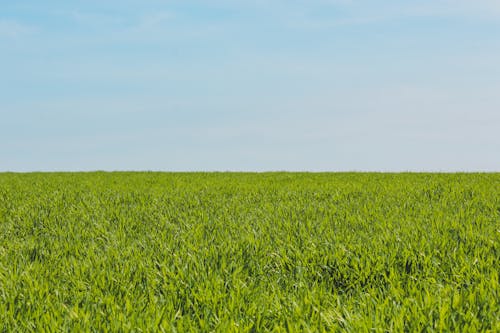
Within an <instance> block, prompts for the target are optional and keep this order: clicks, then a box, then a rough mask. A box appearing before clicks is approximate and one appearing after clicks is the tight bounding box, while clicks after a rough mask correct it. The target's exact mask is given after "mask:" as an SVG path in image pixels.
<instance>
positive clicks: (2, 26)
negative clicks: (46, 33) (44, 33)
mask: <svg viewBox="0 0 500 333" xmlns="http://www.w3.org/2000/svg"><path fill="white" fill-rule="evenodd" d="M36 32H37V29H36V28H35V27H34V26H31V25H27V24H24V23H21V22H18V21H16V20H11V19H0V37H6V38H18V37H21V36H26V35H31V34H34V33H36Z"/></svg>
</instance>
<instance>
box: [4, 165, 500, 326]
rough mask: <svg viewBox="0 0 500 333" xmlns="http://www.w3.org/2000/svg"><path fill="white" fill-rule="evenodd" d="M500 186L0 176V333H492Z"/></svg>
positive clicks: (498, 297) (437, 178)
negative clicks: (317, 332)
mask: <svg viewBox="0 0 500 333" xmlns="http://www.w3.org/2000/svg"><path fill="white" fill-rule="evenodd" d="M499 267H500V174H498V173H496V174H495V173H490V174H404V173H403V174H377V173H314V174H309V173H262V174H252V173H145V172H144V173H126V172H123V173H100V172H96V173H47V174H44V173H32V174H14V173H3V174H0V331H15V332H23V331H43V330H46V331H72V332H76V331H89V330H94V331H100V332H101V331H136V332H141V331H143V332H150V331H168V332H170V331H179V332H182V331H204V332H206V331H221V332H230V331H238V332H240V331H241V332H249V331H255V332H261V331H276V332H288V331H290V332H307V331H314V332H315V331H352V332H368V331H374V332H387V331H394V332H400V331H409V332H416V331H418V332H420V331H428V332H431V331H437V332H441V331H456V332H478V331H490V332H498V331H500V306H499V303H500V292H499Z"/></svg>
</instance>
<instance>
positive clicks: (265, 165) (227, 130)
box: [0, 0, 500, 172]
mask: <svg viewBox="0 0 500 333" xmlns="http://www.w3.org/2000/svg"><path fill="white" fill-rule="evenodd" d="M90 170H157V171H279V170H286V171H447V172H454V171H500V1H498V0H474V1H472V0H467V1H466V0H412V1H395V0H377V1H374V0H370V1H368V0H350V1H349V0H307V1H306V0H286V1H285V0H267V1H264V0H253V1H249V0H248V1H247V0H241V1H238V0H233V1H229V0H228V1H224V0H211V1H208V0H206V1H202V0H182V1H180V0H163V1H160V0H120V1H118V0H107V1H102V0H99V1H97V0H84V1H83V0H75V1H62V0H59V1H55V0H47V1H38V0H36V1H35V0H16V1H2V2H1V3H0V171H17V172H25V171H90Z"/></svg>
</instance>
